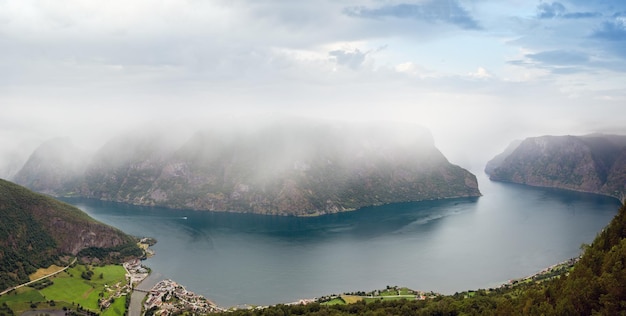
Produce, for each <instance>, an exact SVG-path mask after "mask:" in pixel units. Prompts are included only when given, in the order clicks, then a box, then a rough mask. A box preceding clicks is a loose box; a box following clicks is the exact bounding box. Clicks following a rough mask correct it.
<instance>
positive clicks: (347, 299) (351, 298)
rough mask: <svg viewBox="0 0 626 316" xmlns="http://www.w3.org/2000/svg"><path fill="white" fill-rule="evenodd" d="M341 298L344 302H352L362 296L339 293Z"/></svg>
mask: <svg viewBox="0 0 626 316" xmlns="http://www.w3.org/2000/svg"><path fill="white" fill-rule="evenodd" d="M341 299H342V300H343V301H344V302H346V304H352V303H356V302H358V301H360V300H362V299H363V298H361V297H360V296H353V295H341Z"/></svg>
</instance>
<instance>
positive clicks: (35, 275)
mask: <svg viewBox="0 0 626 316" xmlns="http://www.w3.org/2000/svg"><path fill="white" fill-rule="evenodd" d="M59 270H63V267H59V266H57V265H55V264H53V265H51V266H49V267H47V268H40V269H38V270H37V271H36V272H35V273H33V274H31V275H29V276H28V278H30V280H31V281H33V280H37V279H39V278H41V277H44V276H46V275H48V274H51V273H55V272H57V271H59Z"/></svg>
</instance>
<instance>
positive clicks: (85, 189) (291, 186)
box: [53, 120, 480, 215]
mask: <svg viewBox="0 0 626 316" xmlns="http://www.w3.org/2000/svg"><path fill="white" fill-rule="evenodd" d="M166 136H167V135H164V134H149V133H148V134H142V135H125V136H123V137H118V138H116V139H113V140H112V141H110V142H109V143H108V144H106V145H105V146H104V147H103V148H102V149H101V150H99V151H98V152H97V153H96V155H95V156H94V157H93V159H92V160H91V163H90V164H89V166H88V167H87V168H86V171H85V172H84V176H83V180H82V182H81V185H80V186H79V187H78V188H76V189H75V190H69V191H75V192H77V193H78V195H80V196H84V197H90V198H97V199H102V200H111V201H118V202H124V203H132V204H138V205H158V206H165V207H170V208H185V209H196V210H214V211H234V212H253V213H260V214H280V215H317V214H326V213H335V212H340V211H345V210H353V209H357V208H360V207H364V206H369V205H380V204H387V203H395V202H407V201H419V200H430V199H442V198H451V197H466V196H478V195H480V192H479V190H478V184H477V182H476V178H475V176H474V175H472V174H471V173H469V172H468V171H467V170H465V169H462V168H461V167H458V166H455V165H452V164H450V163H449V162H448V161H447V159H446V158H445V157H444V156H443V155H442V154H441V152H439V150H437V149H436V148H435V146H434V143H433V140H432V137H431V135H430V133H429V132H428V131H427V130H425V129H423V128H420V127H416V126H411V125H397V124H396V125H393V126H392V125H389V124H346V123H338V122H326V121H324V122H322V121H310V120H296V121H289V122H286V121H282V122H275V123H273V124H266V125H262V126H260V127H255V128H245V129H240V128H239V129H238V128H232V129H229V128H206V129H204V130H202V131H200V132H197V133H195V135H193V136H192V137H190V138H188V139H186V140H184V141H183V142H180V140H179V142H174V141H165V139H166V138H167V137H166ZM59 188H62V186H60V187H59ZM53 191H54V189H53ZM69 191H68V190H66V191H64V190H63V189H61V190H57V191H56V192H55V194H58V195H64V194H67V192H69Z"/></svg>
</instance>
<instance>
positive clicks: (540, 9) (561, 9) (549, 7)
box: [537, 2, 602, 19]
mask: <svg viewBox="0 0 626 316" xmlns="http://www.w3.org/2000/svg"><path fill="white" fill-rule="evenodd" d="M599 16H602V13H600V12H567V9H566V8H565V6H564V5H563V4H562V3H560V2H552V3H541V4H539V5H538V6H537V17H538V18H539V19H553V18H564V19H587V18H594V17H599Z"/></svg>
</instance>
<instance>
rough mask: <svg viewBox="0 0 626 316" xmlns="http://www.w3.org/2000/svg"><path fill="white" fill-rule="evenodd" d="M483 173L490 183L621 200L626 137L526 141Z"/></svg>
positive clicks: (625, 177)
mask: <svg viewBox="0 0 626 316" xmlns="http://www.w3.org/2000/svg"><path fill="white" fill-rule="evenodd" d="M487 166H488V167H487V168H486V169H485V171H486V172H487V173H488V174H489V176H490V178H491V179H492V180H499V181H510V182H515V183H521V184H528V185H533V186H543V187H555V188H562V189H569V190H576V191H584V192H591V193H599V194H605V195H610V196H614V197H617V198H619V199H621V200H623V199H624V195H625V194H626V136H617V135H588V136H543V137H534V138H528V139H526V140H524V141H523V142H521V143H520V144H519V145H518V146H517V147H516V148H515V149H514V150H512V151H511V152H510V153H509V154H508V155H507V154H504V155H502V156H500V157H496V158H494V159H493V160H491V161H490V162H489V163H488V164H487Z"/></svg>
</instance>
